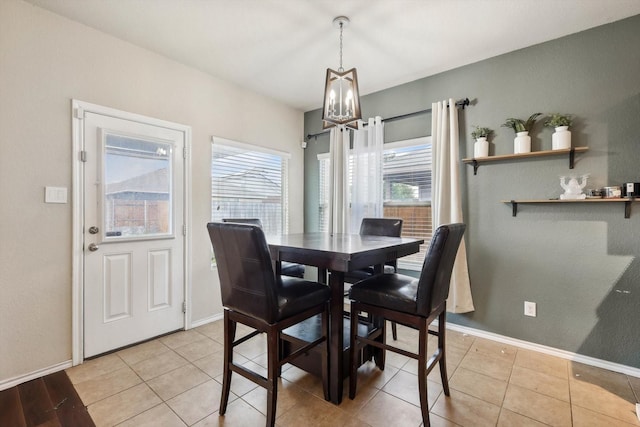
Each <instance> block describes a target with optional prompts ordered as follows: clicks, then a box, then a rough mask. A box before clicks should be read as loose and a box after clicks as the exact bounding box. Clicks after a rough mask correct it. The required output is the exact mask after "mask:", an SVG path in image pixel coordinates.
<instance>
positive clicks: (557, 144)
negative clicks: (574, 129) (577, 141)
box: [551, 126, 571, 150]
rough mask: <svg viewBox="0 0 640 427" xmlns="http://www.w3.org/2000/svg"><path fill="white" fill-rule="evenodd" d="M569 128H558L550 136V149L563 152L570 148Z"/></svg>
mask: <svg viewBox="0 0 640 427" xmlns="http://www.w3.org/2000/svg"><path fill="white" fill-rule="evenodd" d="M568 129H569V126H558V127H557V128H556V131H555V132H554V133H553V135H551V149H552V150H563V149H566V148H571V132H569V130H568Z"/></svg>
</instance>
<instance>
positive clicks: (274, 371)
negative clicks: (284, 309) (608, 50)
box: [267, 328, 280, 426]
mask: <svg viewBox="0 0 640 427" xmlns="http://www.w3.org/2000/svg"><path fill="white" fill-rule="evenodd" d="M279 343H280V331H278V330H275V328H274V329H272V330H270V331H269V333H268V334H267V426H273V425H275V422H276V403H277V402H278V372H279V370H280V359H279V357H278V355H279Z"/></svg>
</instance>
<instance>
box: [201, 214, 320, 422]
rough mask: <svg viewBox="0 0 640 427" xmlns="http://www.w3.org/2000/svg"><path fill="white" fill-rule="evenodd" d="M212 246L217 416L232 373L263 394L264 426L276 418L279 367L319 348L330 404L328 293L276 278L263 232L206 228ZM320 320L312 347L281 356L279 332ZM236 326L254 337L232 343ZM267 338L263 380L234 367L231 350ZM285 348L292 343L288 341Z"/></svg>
mask: <svg viewBox="0 0 640 427" xmlns="http://www.w3.org/2000/svg"><path fill="white" fill-rule="evenodd" d="M207 229H208V232H209V237H210V238H211V244H212V246H213V252H214V255H215V260H216V265H217V269H218V276H219V278H220V290H221V295H222V306H223V309H224V321H223V322H224V372H223V379H222V396H221V398H220V409H219V413H220V415H224V414H225V412H226V409H227V402H228V400H229V392H230V388H231V375H232V373H237V374H240V375H242V376H243V377H245V378H247V379H249V380H251V381H253V382H254V383H256V384H258V385H259V386H262V387H264V388H266V389H267V423H266V425H267V426H273V425H274V423H275V418H276V402H277V395H278V377H279V376H280V373H281V371H282V365H284V364H285V363H289V362H290V361H291V360H293V359H294V358H296V357H297V356H301V355H304V354H305V353H308V351H309V350H310V349H312V348H313V347H316V346H319V348H320V351H321V364H322V367H321V370H322V386H323V390H324V396H325V399H327V400H328V398H329V377H328V351H329V340H328V336H329V321H328V319H329V299H330V295H331V291H330V290H329V287H328V286H326V285H323V284H321V283H317V282H311V281H307V280H304V279H300V278H295V277H288V276H277V275H276V274H275V272H274V269H273V264H272V262H271V255H270V253H269V248H268V246H267V242H266V238H265V236H264V232H263V231H262V228H260V226H258V225H252V224H240V223H233V222H228V223H217V222H212V223H209V224H207ZM317 315H320V318H321V325H322V326H321V333H320V334H319V335H320V336H319V337H314V338H315V339H313V341H311V342H308V343H306V344H302V345H301V344H300V342H299V340H297V339H296V340H295V343H296V345H297V346H298V347H299V348H298V349H297V350H295V351H292V352H291V353H290V354H288V355H287V356H284V355H283V354H284V353H283V351H281V349H282V346H283V342H284V341H286V340H289V338H290V337H287V335H286V334H283V333H282V331H283V330H284V329H286V328H289V327H290V326H293V325H295V324H298V323H300V322H302V321H304V320H306V319H309V318H311V317H314V316H317ZM237 323H241V324H244V325H246V326H249V327H250V328H253V329H255V331H253V332H251V333H248V334H247V335H245V336H243V337H242V338H238V339H236V326H237ZM260 333H266V334H267V377H266V378H265V377H264V376H262V375H260V374H258V373H256V372H253V371H251V370H249V369H248V368H247V367H245V366H242V365H240V364H236V363H234V361H233V352H234V347H236V346H238V345H240V344H242V343H244V342H245V341H247V340H249V339H251V338H253V337H255V336H256V335H258V334H260ZM289 342H294V340H293V339H291V340H290V341H289Z"/></svg>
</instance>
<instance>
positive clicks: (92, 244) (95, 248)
mask: <svg viewBox="0 0 640 427" xmlns="http://www.w3.org/2000/svg"><path fill="white" fill-rule="evenodd" d="M98 248H99V247H98V245H96V244H95V243H91V244H90V245H89V251H91V252H95V251H97V250H98Z"/></svg>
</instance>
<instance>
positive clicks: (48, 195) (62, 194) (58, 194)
mask: <svg viewBox="0 0 640 427" xmlns="http://www.w3.org/2000/svg"><path fill="white" fill-rule="evenodd" d="M44 202H45V203H67V187H45V188H44Z"/></svg>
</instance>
